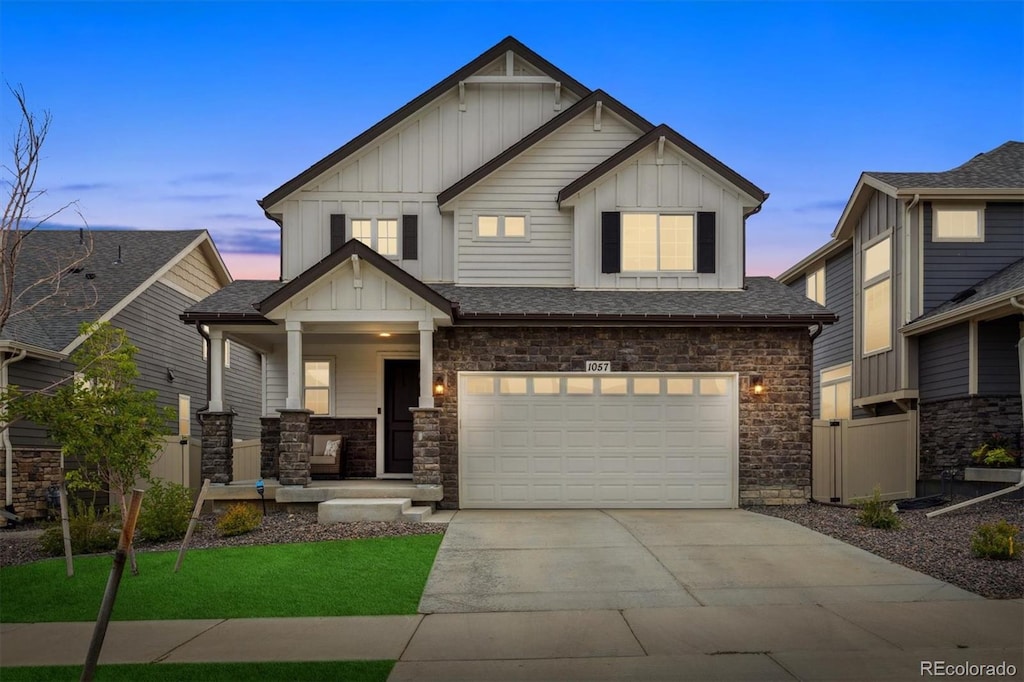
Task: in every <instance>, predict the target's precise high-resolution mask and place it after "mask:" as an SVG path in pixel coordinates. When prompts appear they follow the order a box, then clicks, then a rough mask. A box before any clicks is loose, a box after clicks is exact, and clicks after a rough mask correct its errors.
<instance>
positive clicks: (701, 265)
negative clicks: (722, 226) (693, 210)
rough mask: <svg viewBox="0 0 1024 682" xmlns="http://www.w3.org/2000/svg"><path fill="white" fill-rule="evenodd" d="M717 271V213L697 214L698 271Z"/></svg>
mask: <svg viewBox="0 0 1024 682" xmlns="http://www.w3.org/2000/svg"><path fill="white" fill-rule="evenodd" d="M714 271H715V214H714V213H711V212H703V211H702V212H700V213H698V214H697V272H714Z"/></svg>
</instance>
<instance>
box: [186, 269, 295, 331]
mask: <svg viewBox="0 0 1024 682" xmlns="http://www.w3.org/2000/svg"><path fill="white" fill-rule="evenodd" d="M284 285H285V283H284V282H282V281H280V280H276V279H273V280H262V279H239V280H235V281H234V282H232V283H231V284H229V285H227V286H226V287H224V288H223V289H220V290H218V291H215V292H213V293H212V294H210V295H209V296H207V297H206V298H204V299H203V300H202V301H199V302H198V303H196V304H195V305H192V306H189V307H188V308H186V309H185V311H184V312H183V313H182V314H181V315H180V316H179V317H180V318H181V319H182V320H184V321H185V322H187V323H196V322H258V323H261V324H263V323H270V324H273V323H272V322H270V321H269V320H267V318H265V317H263V315H261V314H260V312H259V311H258V310H257V309H256V306H257V305H258V304H259V302H260V301H262V300H263V299H265V298H267V297H268V296H270V295H271V294H273V293H274V292H275V291H277V290H278V289H280V288H281V287H283V286H284Z"/></svg>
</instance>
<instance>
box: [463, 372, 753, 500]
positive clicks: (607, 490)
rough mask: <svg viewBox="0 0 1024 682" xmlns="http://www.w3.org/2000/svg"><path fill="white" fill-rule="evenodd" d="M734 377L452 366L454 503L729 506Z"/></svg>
mask: <svg viewBox="0 0 1024 682" xmlns="http://www.w3.org/2000/svg"><path fill="white" fill-rule="evenodd" d="M736 391H737V375H736V374H732V373H729V374H597V375H594V374H582V373H576V374H541V373H522V374H518V373H504V372H502V373H477V372H462V373H460V374H459V463H460V466H459V474H460V475H459V482H460V483H459V495H460V506H461V507H464V508H474V507H476V508H516V507H519V508H559V507H735V506H737V497H736V495H737V493H736V487H737V474H736V468H737V461H738V456H737V452H738V440H739V422H738V416H737V412H738V407H737V402H738V398H737V392H736Z"/></svg>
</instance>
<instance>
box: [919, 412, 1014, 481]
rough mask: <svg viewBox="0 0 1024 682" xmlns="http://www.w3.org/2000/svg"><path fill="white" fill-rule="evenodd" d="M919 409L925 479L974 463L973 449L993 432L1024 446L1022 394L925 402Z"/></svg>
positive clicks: (922, 475) (922, 467)
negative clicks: (1022, 436)
mask: <svg viewBox="0 0 1024 682" xmlns="http://www.w3.org/2000/svg"><path fill="white" fill-rule="evenodd" d="M919 409H920V420H921V425H920V439H921V449H920V452H921V473H920V478H922V479H935V478H938V477H939V475H940V474H941V473H942V471H943V470H944V469H963V468H964V467H966V466H968V465H970V464H972V463H973V462H972V460H971V451H972V450H974V449H975V448H976V447H978V446H979V445H981V443H982V442H983V441H984V440H985V439H987V438H989V437H990V436H991V435H992V434H993V433H1001V434H1003V435H1004V436H1009V437H1010V438H1011V441H1012V442H1015V443H1016V444H1017V447H1018V448H1020V447H1021V446H1022V443H1021V423H1022V419H1021V403H1020V394H1015V395H995V396H971V397H964V398H951V399H948V400H936V401H930V402H922V403H921V404H920V408H919Z"/></svg>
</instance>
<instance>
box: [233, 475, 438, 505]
mask: <svg viewBox="0 0 1024 682" xmlns="http://www.w3.org/2000/svg"><path fill="white" fill-rule="evenodd" d="M252 490H253V492H255V490H256V489H255V487H253V488H252ZM443 496H444V490H442V488H441V486H439V485H413V484H412V483H410V482H407V481H395V482H394V483H389V482H387V481H380V480H366V481H338V482H333V481H331V482H328V481H314V484H313V485H311V486H307V487H302V486H282V487H279V488H276V489H275V491H274V498H271V499H276V500H277V501H278V502H283V503H296V502H297V503H302V502H325V501H327V500H333V499H335V498H341V497H346V498H350V499H356V498H358V499H366V498H377V497H379V498H390V499H395V498H406V497H407V498H409V499H410V500H412V501H413V502H437V501H438V500H440V499H441V498H442V497H443ZM268 498H269V493H268Z"/></svg>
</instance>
